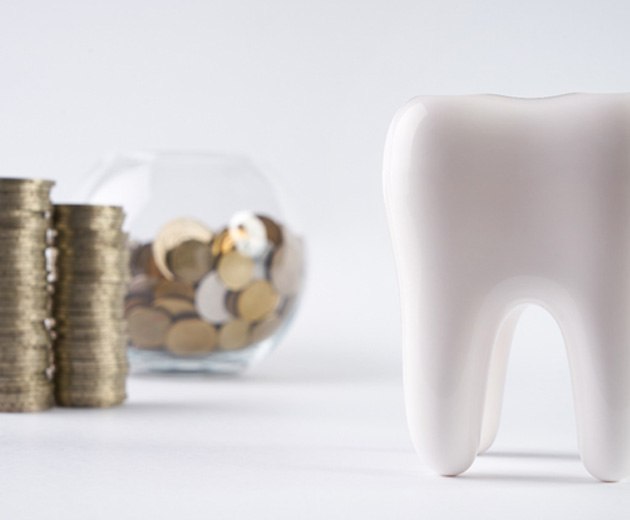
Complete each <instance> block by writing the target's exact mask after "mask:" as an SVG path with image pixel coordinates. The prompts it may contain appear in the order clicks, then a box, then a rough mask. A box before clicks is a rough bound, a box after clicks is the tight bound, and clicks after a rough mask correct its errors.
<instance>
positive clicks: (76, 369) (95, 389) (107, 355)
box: [53, 205, 129, 407]
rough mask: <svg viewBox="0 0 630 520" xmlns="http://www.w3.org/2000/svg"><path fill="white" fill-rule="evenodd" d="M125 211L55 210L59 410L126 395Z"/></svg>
mask: <svg viewBox="0 0 630 520" xmlns="http://www.w3.org/2000/svg"><path fill="white" fill-rule="evenodd" d="M123 221H124V212H123V210H122V208H120V207H117V206H92V205H55V207H54V225H55V230H56V250H57V261H56V272H57V283H56V288H55V296H54V305H53V313H54V320H55V334H56V339H55V344H54V353H55V397H56V401H57V404H58V405H60V406H82V407H107V406H114V405H117V404H120V403H122V402H123V401H124V400H125V398H126V391H125V381H126V376H127V373H128V363H127V357H126V350H125V349H126V342H127V340H126V333H125V320H124V317H123V312H124V305H123V302H124V296H125V290H126V284H127V282H128V278H129V277H128V266H129V253H128V249H127V236H126V234H125V233H124V232H123V231H122V224H123Z"/></svg>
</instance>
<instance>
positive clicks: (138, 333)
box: [127, 306, 171, 348]
mask: <svg viewBox="0 0 630 520" xmlns="http://www.w3.org/2000/svg"><path fill="white" fill-rule="evenodd" d="M127 323H128V330H129V337H130V339H131V342H132V343H133V344H134V345H135V346H136V347H139V348H158V347H160V346H162V345H164V343H165V340H166V333H167V331H168V329H169V328H170V326H171V317H170V316H169V314H168V312H166V311H165V310H163V309H154V308H152V307H142V306H138V307H134V308H133V309H131V311H130V312H129V314H128V315H127Z"/></svg>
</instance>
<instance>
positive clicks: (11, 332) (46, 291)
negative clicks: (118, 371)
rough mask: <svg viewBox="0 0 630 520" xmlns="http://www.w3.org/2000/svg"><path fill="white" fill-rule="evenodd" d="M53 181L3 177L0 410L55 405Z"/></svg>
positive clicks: (0, 196)
mask: <svg viewBox="0 0 630 520" xmlns="http://www.w3.org/2000/svg"><path fill="white" fill-rule="evenodd" d="M53 184H54V183H53V182H51V181H43V180H28V179H0V288H1V290H2V300H1V301H0V411H2V412H31V411H39V410H45V409H47V408H50V407H51V406H52V404H53V387H52V381H51V375H52V368H51V367H52V357H51V336H50V332H49V325H50V286H49V284H48V281H49V277H48V275H49V269H48V268H49V264H48V262H47V244H48V238H49V230H50V210H51V203H50V190H51V188H52V186H53Z"/></svg>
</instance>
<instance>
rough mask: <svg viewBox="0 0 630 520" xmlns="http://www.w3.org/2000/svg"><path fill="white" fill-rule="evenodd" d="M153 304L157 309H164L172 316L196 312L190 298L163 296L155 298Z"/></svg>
mask: <svg viewBox="0 0 630 520" xmlns="http://www.w3.org/2000/svg"><path fill="white" fill-rule="evenodd" d="M153 305H154V307H156V308H158V309H164V310H165V311H166V312H168V313H169V314H170V315H171V317H173V318H176V317H177V316H179V315H181V314H185V313H195V312H196V309H195V305H194V304H193V303H192V302H191V301H190V300H184V299H183V298H177V297H169V296H163V297H162V298H156V299H155V301H154V302H153Z"/></svg>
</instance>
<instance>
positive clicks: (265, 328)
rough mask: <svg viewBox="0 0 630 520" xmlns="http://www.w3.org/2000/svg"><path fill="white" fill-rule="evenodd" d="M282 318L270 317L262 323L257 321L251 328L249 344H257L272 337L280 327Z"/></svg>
mask: <svg viewBox="0 0 630 520" xmlns="http://www.w3.org/2000/svg"><path fill="white" fill-rule="evenodd" d="M282 322H283V320H282V318H280V316H278V315H275V314H274V315H271V316H269V317H268V318H267V319H265V320H263V321H259V322H258V323H255V324H254V325H253V326H252V330H251V342H252V343H258V342H260V341H263V340H265V339H267V338H270V337H271V336H273V335H274V334H275V333H276V331H277V330H278V329H279V328H280V326H281V325H282Z"/></svg>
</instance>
